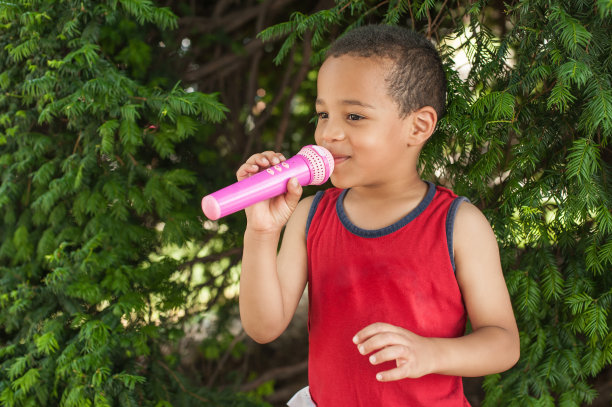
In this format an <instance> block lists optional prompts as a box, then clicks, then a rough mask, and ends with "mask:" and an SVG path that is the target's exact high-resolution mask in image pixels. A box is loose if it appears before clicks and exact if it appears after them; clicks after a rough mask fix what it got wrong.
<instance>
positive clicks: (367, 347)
mask: <svg viewBox="0 0 612 407" xmlns="http://www.w3.org/2000/svg"><path fill="white" fill-rule="evenodd" d="M353 342H354V343H355V344H356V345H357V350H358V351H359V353H361V354H362V355H368V354H370V353H371V355H370V357H369V360H370V363H371V364H373V365H379V364H381V363H384V362H389V361H395V363H396V365H397V367H396V368H395V369H391V370H386V371H383V372H379V373H377V374H376V379H377V380H378V381H381V382H388V381H393V380H400V379H405V378H418V377H421V376H424V375H426V374H429V373H433V372H434V371H435V357H436V351H435V349H434V346H435V345H434V341H432V340H431V338H425V337H422V336H419V335H417V334H415V333H413V332H410V331H408V330H406V329H404V328H400V327H397V326H394V325H390V324H386V323H383V322H377V323H374V324H372V325H368V326H367V327H365V328H363V329H362V330H361V331H359V332H358V333H357V335H355V337H354V338H353ZM373 352H374V353H373Z"/></svg>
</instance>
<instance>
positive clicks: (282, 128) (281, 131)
mask: <svg viewBox="0 0 612 407" xmlns="http://www.w3.org/2000/svg"><path fill="white" fill-rule="evenodd" d="M311 40H312V31H307V32H306V34H305V35H304V41H303V44H304V50H303V51H302V64H301V65H300V69H299V70H298V73H297V75H296V77H295V79H294V81H293V85H292V86H291V91H290V93H289V95H288V96H287V99H285V107H284V109H283V116H282V118H281V122H280V125H279V126H278V131H277V132H276V139H275V143H274V148H275V151H279V150H280V149H281V145H282V143H283V140H284V138H285V133H286V131H287V126H288V125H289V116H291V101H292V100H293V97H294V96H295V94H296V93H297V91H298V90H299V89H300V85H301V84H302V82H303V81H304V79H305V78H306V74H308V69H309V68H310V55H311V54H312V44H311Z"/></svg>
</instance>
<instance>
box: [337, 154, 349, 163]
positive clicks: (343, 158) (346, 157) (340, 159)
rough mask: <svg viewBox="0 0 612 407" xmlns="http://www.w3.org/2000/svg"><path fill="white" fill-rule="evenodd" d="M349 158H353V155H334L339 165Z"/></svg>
mask: <svg viewBox="0 0 612 407" xmlns="http://www.w3.org/2000/svg"><path fill="white" fill-rule="evenodd" d="M349 158H351V157H349V156H347V155H335V156H334V165H338V164H340V163H343V162H345V161H346V160H348V159H349Z"/></svg>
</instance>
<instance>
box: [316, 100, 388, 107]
mask: <svg viewBox="0 0 612 407" xmlns="http://www.w3.org/2000/svg"><path fill="white" fill-rule="evenodd" d="M340 103H341V104H343V105H347V106H361V107H365V108H368V109H376V108H375V107H374V106H372V105H370V104H367V103H365V102H362V101H360V100H355V99H345V100H342V101H340ZM324 104H325V102H323V100H322V99H317V100H316V101H315V105H324Z"/></svg>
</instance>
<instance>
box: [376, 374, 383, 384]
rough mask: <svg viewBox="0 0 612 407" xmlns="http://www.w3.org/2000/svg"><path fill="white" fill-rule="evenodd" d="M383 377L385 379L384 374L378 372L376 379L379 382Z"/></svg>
mask: <svg viewBox="0 0 612 407" xmlns="http://www.w3.org/2000/svg"><path fill="white" fill-rule="evenodd" d="M382 379H383V378H382V375H381V374H380V373H378V374H377V375H376V380H378V381H379V382H382Z"/></svg>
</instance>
